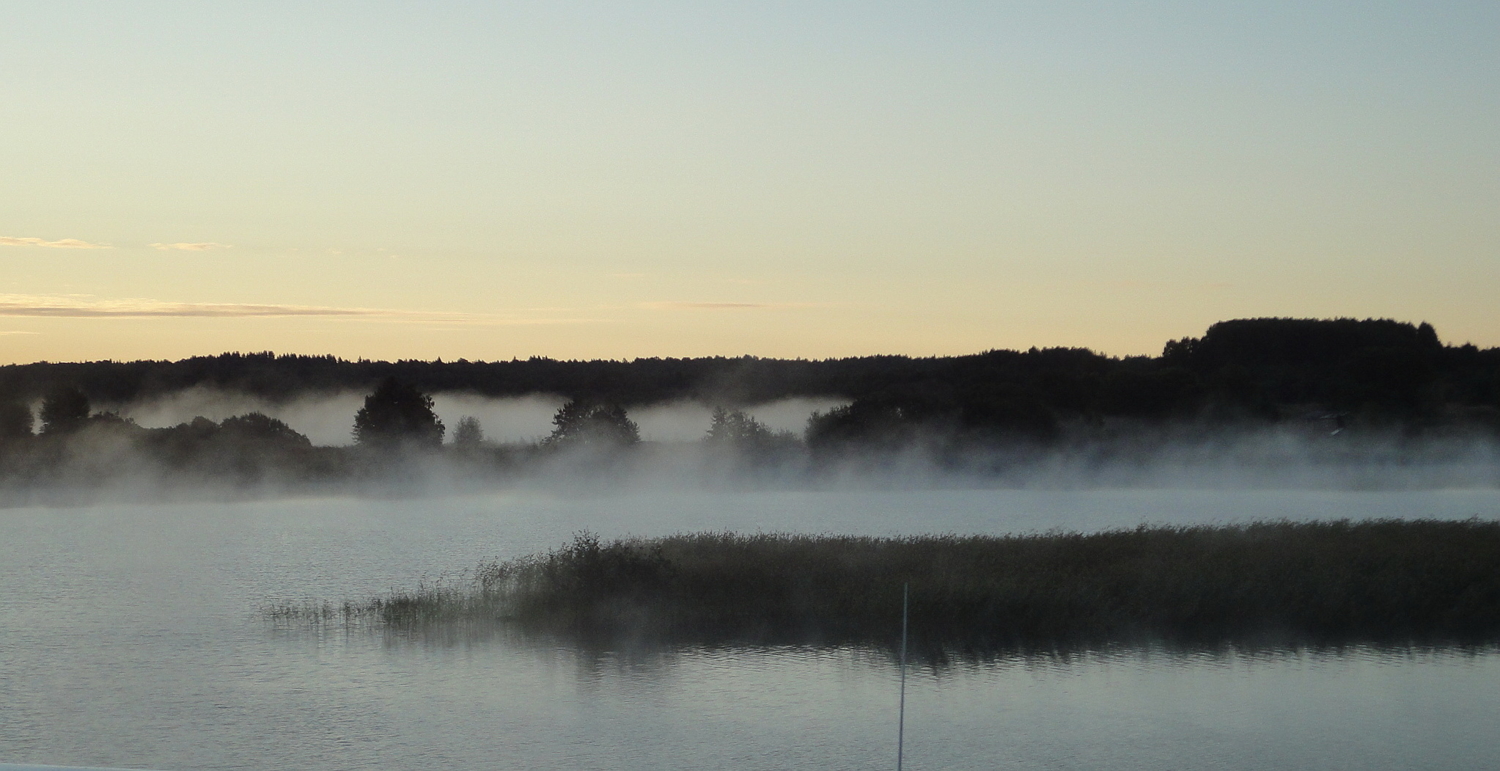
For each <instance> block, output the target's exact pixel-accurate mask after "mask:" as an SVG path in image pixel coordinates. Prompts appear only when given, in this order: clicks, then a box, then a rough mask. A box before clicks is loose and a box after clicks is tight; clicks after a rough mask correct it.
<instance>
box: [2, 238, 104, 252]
mask: <svg viewBox="0 0 1500 771" xmlns="http://www.w3.org/2000/svg"><path fill="white" fill-rule="evenodd" d="M0 246H43V247H47V248H48V249H113V248H114V247H112V246H110V245H109V244H91V243H89V242H88V241H80V240H78V239H76V238H63V239H59V240H57V241H48V240H46V239H42V238H16V237H14V236H0Z"/></svg>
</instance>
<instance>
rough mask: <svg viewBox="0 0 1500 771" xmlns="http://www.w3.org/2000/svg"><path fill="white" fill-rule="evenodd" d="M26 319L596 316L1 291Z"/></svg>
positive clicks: (7, 312) (0, 311)
mask: <svg viewBox="0 0 1500 771" xmlns="http://www.w3.org/2000/svg"><path fill="white" fill-rule="evenodd" d="M4 316H11V317H29V318H69V319H94V318H223V319H234V318H242V319H251V318H293V317H325V318H349V319H368V320H372V321H381V320H385V321H405V322H419V323H433V322H438V323H448V324H479V325H495V326H509V325H535V324H583V323H591V322H593V321H595V319H587V318H560V317H545V316H521V315H509V316H508V315H503V314H478V313H445V312H430V311H408V310H395V309H386V308H336V307H329V306H317V305H279V304H259V303H184V302H167V301H163V300H151V299H144V298H124V299H107V300H106V299H98V298H94V297H91V296H87V295H14V294H0V317H4Z"/></svg>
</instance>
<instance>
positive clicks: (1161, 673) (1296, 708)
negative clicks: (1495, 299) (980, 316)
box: [0, 489, 1500, 769]
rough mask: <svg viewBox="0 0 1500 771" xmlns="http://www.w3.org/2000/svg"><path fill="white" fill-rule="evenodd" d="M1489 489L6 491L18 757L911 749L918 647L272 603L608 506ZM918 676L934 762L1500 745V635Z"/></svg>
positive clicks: (746, 755)
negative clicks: (369, 615) (573, 639)
mask: <svg viewBox="0 0 1500 771" xmlns="http://www.w3.org/2000/svg"><path fill="white" fill-rule="evenodd" d="M1475 515H1477V516H1480V517H1485V518H1494V517H1500V493H1497V492H1496V491H1493V490H1467V491H1459V490H1443V491H1437V490H1428V491H1401V492H1391V491H1385V492H1348V491H1330V490H1283V491H1271V490H1146V489H1136V490H1102V489H1092V490H1063V491H1059V490H1004V489H926V490H877V489H864V490H848V489H843V490H747V491H706V490H687V489H682V490H675V491H664V490H634V491H624V492H616V493H609V494H596V493H589V492H584V491H577V492H571V493H558V492H556V491H551V490H529V491H528V490H520V491H509V492H501V493H485V494H476V495H462V496H460V495H449V496H438V497H422V498H407V499H389V498H386V499H372V498H358V497H336V498H327V499H318V498H301V499H286V500H267V501H242V502H236V503H194V502H183V503H171V504H129V505H125V504H99V505H94V506H87V507H78V508H65V509H58V508H47V507H32V508H11V509H4V510H0V585H4V586H5V587H6V589H7V591H6V592H4V593H3V595H0V620H3V623H0V693H3V694H4V695H5V698H6V704H7V706H6V709H5V710H4V711H0V760H3V761H5V762H34V763H43V762H47V763H66V764H79V765H101V766H117V767H138V768H158V769H259V768H270V767H319V768H350V769H365V768H406V769H420V768H432V767H446V768H457V769H469V768H472V769H479V768H516V769H521V768H526V769H531V768H542V769H576V768H588V769H639V768H664V769H697V768H704V767H715V766H718V767H726V768H735V769H827V768H836V769H844V768H847V769H855V768H870V767H882V766H885V765H888V764H889V762H890V754H891V746H892V741H893V736H894V720H895V714H894V708H895V688H896V679H897V671H896V667H895V666H894V663H893V662H892V661H891V660H890V658H889V657H888V655H887V654H886V653H884V652H880V651H874V650H867V649H861V648H808V647H790V648H758V649H733V648H731V649H705V648H683V649H661V650H658V649H649V650H630V649H626V650H614V651H611V650H581V649H576V648H572V647H568V646H560V645H556V644H553V645H536V644H534V643H526V642H524V641H514V640H510V639H508V638H506V637H505V636H503V635H500V636H496V635H493V634H477V635H472V634H466V633H464V632H463V631H462V630H455V633H453V634H416V633H401V632H396V631H381V630H378V629H372V628H366V629H341V628H338V627H307V626H295V625H294V626H277V625H274V624H268V623H267V622H265V621H264V620H262V619H261V618H260V617H259V616H258V615H257V608H259V607H261V606H262V605H263V604H264V603H266V602H272V601H278V600H299V599H317V598H340V597H348V598H362V597H369V596H374V595H377V594H380V593H383V592H385V591H387V590H389V589H390V588H391V587H397V586H413V585H415V584H417V583H419V582H421V581H424V580H426V581H432V580H437V579H439V578H440V577H441V576H444V575H449V576H452V575H457V574H459V573H460V572H461V571H464V570H466V569H469V568H472V567H473V566H474V565H475V564H477V563H478V562H479V561H480V560H482V559H486V558H489V557H496V556H499V557H512V556H520V555H524V554H528V553H533V552H535V551H537V550H539V549H545V548H548V547H551V546H555V545H557V544H558V543H560V542H561V541H564V540H566V539H567V538H569V537H570V535H571V534H572V532H574V531H575V530H577V529H580V528H589V529H592V530H595V531H597V532H599V533H600V534H601V535H604V536H619V535H630V534H635V535H658V534H666V533H672V532H678V531H683V530H714V529H728V530H735V531H740V532H753V531H757V530H766V531H793V532H810V533H818V532H835V533H857V534H875V535H891V534H904V533H912V534H918V533H931V532H970V533H1006V532H1025V531H1046V530H1050V529H1053V528H1062V529H1068V530H1084V531H1090V530H1098V529H1109V528H1117V527H1130V526H1133V525H1134V524H1136V523H1139V522H1143V521H1151V522H1165V523H1190V522H1234V521H1245V520H1253V519H1265V518H1289V519H1296V520H1309V519H1324V518H1337V517H1352V518H1361V517H1390V516H1395V517H1403V516H1405V517H1415V516H1425V517H1438V518H1464V517H1469V516H1475ZM917 633H918V634H920V631H919V630H918V631H917ZM908 687H909V690H908V699H909V701H908V709H909V712H908V716H907V721H908V722H907V726H908V734H907V737H908V744H907V752H908V754H907V762H908V764H909V767H911V768H933V769H936V768H944V769H953V768H958V769H967V768H974V769H979V768H996V767H1000V768H1006V767H1016V768H1021V767H1037V766H1042V767H1047V766H1065V767H1074V766H1080V765H1081V766H1087V767H1099V768H1118V769H1148V768H1161V767H1172V768H1186V769H1199V768H1201V769H1222V768H1229V769H1279V768H1287V767H1320V768H1322V767H1358V768H1374V769H1396V768H1414V767H1421V768H1436V769H1466V768H1474V767H1479V765H1482V761H1483V759H1484V758H1487V757H1493V756H1494V754H1495V753H1496V752H1497V751H1500V740H1497V739H1496V737H1495V733H1494V732H1493V730H1492V728H1493V726H1492V725H1490V723H1491V722H1492V721H1491V719H1490V715H1491V714H1492V707H1493V704H1494V702H1493V694H1494V693H1495V692H1496V688H1497V687H1500V655H1497V654H1496V653H1495V652H1493V651H1489V650H1469V651H1463V650H1443V649H1416V650H1399V649H1387V650H1376V649H1370V648H1361V647H1357V646H1356V647H1354V648H1350V649H1346V650H1342V651H1338V650H1329V651H1312V650H1283V651H1244V652H1241V651H1235V650H1232V649H1224V650H1218V651H1206V652H1202V653H1174V652H1168V651H1161V650H1152V649H1121V650H1115V651H1094V652H1078V653H1067V652H1059V653H1056V654H1051V655H1041V656H1037V655H1033V656H1016V657H1009V658H1000V659H997V660H992V661H989V662H987V663H972V664H959V665H956V666H947V667H943V668H939V669H932V668H929V667H928V666H927V665H925V664H920V663H919V664H918V665H917V666H916V668H915V669H914V670H913V673H912V677H911V681H910V682H909V684H908ZM1476 764H1478V765H1476Z"/></svg>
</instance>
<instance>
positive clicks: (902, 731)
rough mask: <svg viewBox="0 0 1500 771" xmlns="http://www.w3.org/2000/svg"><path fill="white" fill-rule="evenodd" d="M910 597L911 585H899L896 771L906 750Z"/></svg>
mask: <svg viewBox="0 0 1500 771" xmlns="http://www.w3.org/2000/svg"><path fill="white" fill-rule="evenodd" d="M910 595H911V584H909V583H907V584H902V585H901V706H900V708H899V710H898V711H897V713H896V714H897V717H896V771H901V761H902V755H903V751H904V750H905V749H906V605H907V600H908V598H909V597H910Z"/></svg>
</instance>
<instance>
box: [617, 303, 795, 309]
mask: <svg viewBox="0 0 1500 771" xmlns="http://www.w3.org/2000/svg"><path fill="white" fill-rule="evenodd" d="M641 307H644V308H651V309H653V310H667V311H682V310H686V311H695V310H696V311H701V310H707V311H741V310H759V309H764V308H806V307H807V304H806V303H727V302H654V303H642V306H641Z"/></svg>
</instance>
